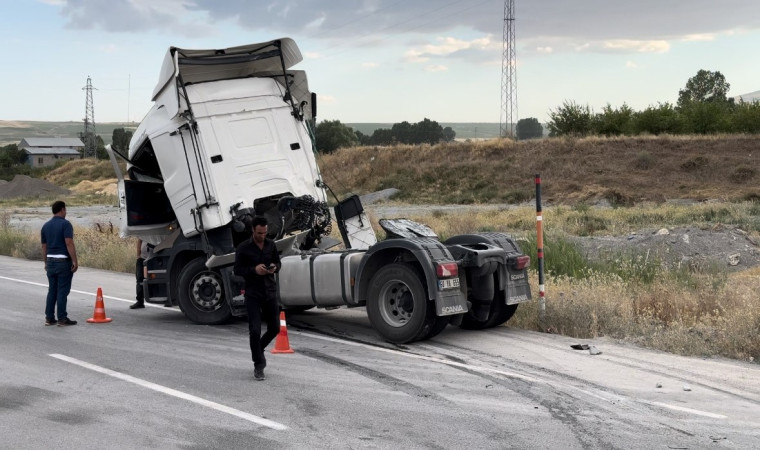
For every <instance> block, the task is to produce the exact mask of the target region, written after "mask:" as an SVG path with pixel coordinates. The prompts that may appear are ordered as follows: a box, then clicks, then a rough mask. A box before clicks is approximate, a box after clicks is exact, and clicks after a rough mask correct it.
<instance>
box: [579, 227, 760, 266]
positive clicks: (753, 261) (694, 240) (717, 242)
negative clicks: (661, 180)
mask: <svg viewBox="0 0 760 450" xmlns="http://www.w3.org/2000/svg"><path fill="white" fill-rule="evenodd" d="M571 240H572V241H573V242H575V243H576V244H577V245H578V246H579V247H580V248H581V249H583V252H585V254H586V255H587V256H589V257H590V258H591V259H603V258H604V257H605V256H606V255H620V254H621V253H622V254H626V255H637V256H639V255H640V256H641V257H642V258H650V259H656V260H659V261H661V262H662V263H663V264H665V265H667V266H668V267H671V268H675V267H683V266H686V267H689V268H691V269H694V270H697V271H702V270H705V269H709V268H710V267H711V266H714V267H718V268H726V269H728V270H729V271H732V272H733V271H740V270H745V269H749V268H752V267H756V266H759V265H760V246H758V243H757V242H755V240H754V239H753V238H752V237H750V236H749V235H748V234H747V233H746V232H745V231H744V230H741V229H739V228H736V227H733V226H725V225H720V226H717V227H715V228H712V229H707V230H703V229H699V228H661V229H644V230H640V231H637V232H635V233H630V234H628V235H625V236H603V237H584V238H580V237H573V238H571Z"/></svg>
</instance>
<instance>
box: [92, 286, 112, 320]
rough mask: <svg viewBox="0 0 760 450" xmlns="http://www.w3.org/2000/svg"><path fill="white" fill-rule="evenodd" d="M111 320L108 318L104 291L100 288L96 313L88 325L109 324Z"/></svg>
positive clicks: (96, 301)
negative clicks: (104, 302)
mask: <svg viewBox="0 0 760 450" xmlns="http://www.w3.org/2000/svg"><path fill="white" fill-rule="evenodd" d="M110 321H111V319H110V318H108V317H106V307H105V305H104V304H103V290H102V289H100V288H98V295H97V296H96V297H95V311H94V312H93V314H92V317H91V318H89V319H87V322H88V323H108V322H110Z"/></svg>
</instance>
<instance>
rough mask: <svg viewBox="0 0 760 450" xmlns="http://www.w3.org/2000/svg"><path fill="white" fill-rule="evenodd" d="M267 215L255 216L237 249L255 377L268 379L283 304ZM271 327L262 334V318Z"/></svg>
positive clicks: (236, 273)
mask: <svg viewBox="0 0 760 450" xmlns="http://www.w3.org/2000/svg"><path fill="white" fill-rule="evenodd" d="M267 225H268V223H267V219H266V217H262V216H256V217H254V218H253V221H252V227H253V236H252V237H251V239H249V240H247V241H245V242H242V243H240V245H238V247H237V250H236V251H235V267H234V272H235V275H239V276H241V277H243V279H245V306H246V309H247V310H248V336H249V338H248V339H249V341H250V345H251V358H252V359H253V377H254V378H255V379H256V380H264V379H265V377H264V367H266V365H267V360H266V358H265V357H264V349H265V348H266V346H267V345H269V343H270V342H272V339H274V338H275V337H277V334H278V333H279V332H280V317H279V316H280V305H279V304H278V303H277V282H276V281H275V278H274V274H275V273H277V271H279V270H280V267H281V266H282V264H281V263H280V255H279V253H277V247H276V246H275V244H274V241H273V240H271V239H268V238H267V230H268V226H267ZM262 319H263V321H264V323H266V325H267V331H266V333H264V335H263V336H262V335H261V321H262Z"/></svg>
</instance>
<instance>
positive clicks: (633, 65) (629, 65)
mask: <svg viewBox="0 0 760 450" xmlns="http://www.w3.org/2000/svg"><path fill="white" fill-rule="evenodd" d="M625 67H627V68H629V69H638V68H639V65H638V64H636V63H635V62H633V61H626V62H625Z"/></svg>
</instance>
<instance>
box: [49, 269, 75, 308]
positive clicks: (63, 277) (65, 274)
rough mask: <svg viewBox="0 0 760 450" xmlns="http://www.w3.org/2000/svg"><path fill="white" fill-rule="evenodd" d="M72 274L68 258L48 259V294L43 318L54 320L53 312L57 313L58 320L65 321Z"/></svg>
mask: <svg viewBox="0 0 760 450" xmlns="http://www.w3.org/2000/svg"><path fill="white" fill-rule="evenodd" d="M72 278H74V272H72V271H71V260H70V259H69V258H48V259H47V279H48V294H47V301H46V302H45V317H46V318H48V319H50V320H55V311H56V310H57V311H58V320H66V318H67V317H68V313H67V312H66V303H67V300H68V296H69V292H71V279H72Z"/></svg>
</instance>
